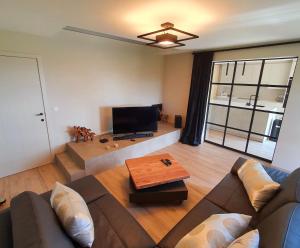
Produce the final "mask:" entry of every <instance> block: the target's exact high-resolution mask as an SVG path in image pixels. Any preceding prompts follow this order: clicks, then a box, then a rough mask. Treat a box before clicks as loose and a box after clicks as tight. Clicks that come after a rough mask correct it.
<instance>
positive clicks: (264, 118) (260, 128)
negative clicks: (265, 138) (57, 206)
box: [251, 111, 283, 137]
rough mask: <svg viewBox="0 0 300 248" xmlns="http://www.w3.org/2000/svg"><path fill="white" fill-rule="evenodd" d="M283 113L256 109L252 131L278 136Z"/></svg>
mask: <svg viewBox="0 0 300 248" xmlns="http://www.w3.org/2000/svg"><path fill="white" fill-rule="evenodd" d="M282 118H283V115H278V114H271V113H265V112H259V111H255V114H254V119H253V125H252V130H251V132H255V133H260V134H264V135H269V136H274V137H278V135H279V131H280V126H281V122H282Z"/></svg>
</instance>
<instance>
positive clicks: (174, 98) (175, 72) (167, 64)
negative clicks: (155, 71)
mask: <svg viewBox="0 0 300 248" xmlns="http://www.w3.org/2000/svg"><path fill="white" fill-rule="evenodd" d="M192 66H193V55H192V54H189V53H185V54H178V55H168V56H165V61H164V86H163V108H164V112H165V113H166V114H169V122H171V123H174V115H176V114H179V115H182V116H183V121H184V122H185V117H186V110H187V104H188V99H189V91H190V84H191V75H192Z"/></svg>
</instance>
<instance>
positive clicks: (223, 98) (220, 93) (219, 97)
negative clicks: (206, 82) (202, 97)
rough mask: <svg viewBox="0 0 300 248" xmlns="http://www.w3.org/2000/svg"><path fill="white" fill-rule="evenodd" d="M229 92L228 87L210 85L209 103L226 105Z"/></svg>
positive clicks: (229, 87)
mask: <svg viewBox="0 0 300 248" xmlns="http://www.w3.org/2000/svg"><path fill="white" fill-rule="evenodd" d="M230 90H231V86H230V85H212V86H211V91H210V102H211V103H216V104H223V105H228V104H229V95H230Z"/></svg>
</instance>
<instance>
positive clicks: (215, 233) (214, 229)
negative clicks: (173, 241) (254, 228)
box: [175, 213, 251, 248]
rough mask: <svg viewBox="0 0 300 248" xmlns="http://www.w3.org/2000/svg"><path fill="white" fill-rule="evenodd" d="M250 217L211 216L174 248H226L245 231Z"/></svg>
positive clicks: (238, 215)
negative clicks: (200, 247)
mask: <svg viewBox="0 0 300 248" xmlns="http://www.w3.org/2000/svg"><path fill="white" fill-rule="evenodd" d="M250 219H251V216H249V215H244V214H236V213H227V214H213V215H211V216H210V217H208V218H207V219H206V220H205V221H203V222H201V223H200V224H199V225H198V226H196V227H195V228H194V229H193V230H192V231H190V232H189V233H187V234H186V235H185V236H184V237H183V238H182V239H181V240H180V241H179V242H178V243H177V245H176V246H175V248H188V247H199V246H202V247H205V248H221V247H227V246H228V245H230V243H231V242H232V241H234V240H235V239H236V238H238V237H239V236H240V235H241V234H242V233H244V232H245V230H246V229H247V227H248V225H249V222H250Z"/></svg>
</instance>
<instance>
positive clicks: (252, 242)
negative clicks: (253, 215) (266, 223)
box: [228, 229, 259, 248]
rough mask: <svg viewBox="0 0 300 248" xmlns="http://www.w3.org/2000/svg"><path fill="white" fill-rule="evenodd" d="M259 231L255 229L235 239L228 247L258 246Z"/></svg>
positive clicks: (246, 247) (256, 247) (254, 247)
mask: <svg viewBox="0 0 300 248" xmlns="http://www.w3.org/2000/svg"><path fill="white" fill-rule="evenodd" d="M258 246H259V233H258V230H257V229H255V230H253V231H250V232H247V233H246V234H244V235H243V236H241V237H239V238H237V239H236V240H234V241H233V242H232V243H231V244H230V245H229V246H228V248H258Z"/></svg>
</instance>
